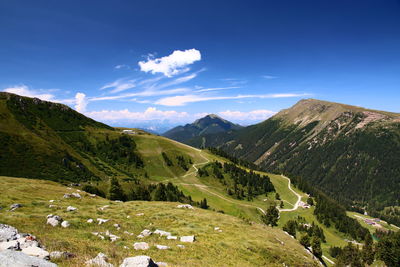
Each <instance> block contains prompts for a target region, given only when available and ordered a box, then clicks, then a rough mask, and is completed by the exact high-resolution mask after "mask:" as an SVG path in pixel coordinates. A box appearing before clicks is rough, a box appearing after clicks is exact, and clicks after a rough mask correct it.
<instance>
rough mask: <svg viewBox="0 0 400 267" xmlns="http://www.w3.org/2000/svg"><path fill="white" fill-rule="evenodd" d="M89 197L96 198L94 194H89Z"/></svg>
mask: <svg viewBox="0 0 400 267" xmlns="http://www.w3.org/2000/svg"><path fill="white" fill-rule="evenodd" d="M89 196H90V197H97V195H96V194H89Z"/></svg>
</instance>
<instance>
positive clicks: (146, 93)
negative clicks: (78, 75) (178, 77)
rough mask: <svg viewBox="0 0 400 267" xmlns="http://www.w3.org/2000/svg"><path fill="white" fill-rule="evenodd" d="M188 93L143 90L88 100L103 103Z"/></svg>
mask: <svg viewBox="0 0 400 267" xmlns="http://www.w3.org/2000/svg"><path fill="white" fill-rule="evenodd" d="M187 91H189V89H188V88H175V89H169V90H163V91H155V90H144V91H141V92H137V93H128V94H121V95H113V96H96V97H91V98H89V100H90V101H103V100H117V99H125V98H130V97H138V96H139V97H150V96H161V95H173V94H179V93H184V92H187Z"/></svg>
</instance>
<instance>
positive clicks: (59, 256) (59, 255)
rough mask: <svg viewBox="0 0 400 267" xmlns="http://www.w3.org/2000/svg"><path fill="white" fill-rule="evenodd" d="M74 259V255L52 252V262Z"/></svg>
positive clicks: (64, 252)
mask: <svg viewBox="0 0 400 267" xmlns="http://www.w3.org/2000/svg"><path fill="white" fill-rule="evenodd" d="M72 257H74V254H72V253H69V252H66V251H52V252H50V259H51V260H58V259H68V258H72Z"/></svg>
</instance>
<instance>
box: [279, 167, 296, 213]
mask: <svg viewBox="0 0 400 267" xmlns="http://www.w3.org/2000/svg"><path fill="white" fill-rule="evenodd" d="M281 177H282V178H284V179H287V180H288V188H289V190H290V191H292V193H293V194H295V195H296V196H297V201H296V203H295V204H294V206H293V208H291V209H280V208H278V210H279V211H280V212H283V211H295V210H297V208H298V207H299V203H300V201H301V195H300V194H298V193H297V192H296V191H294V190H293V189H292V186H291V181H290V179H289V178H288V177H286V176H284V175H281Z"/></svg>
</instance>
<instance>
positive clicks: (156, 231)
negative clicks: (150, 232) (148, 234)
mask: <svg viewBox="0 0 400 267" xmlns="http://www.w3.org/2000/svg"><path fill="white" fill-rule="evenodd" d="M154 234H156V235H157V234H158V235H160V236H170V235H171V233H170V232H166V231H163V230H159V229H157V230H155V231H154Z"/></svg>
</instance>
